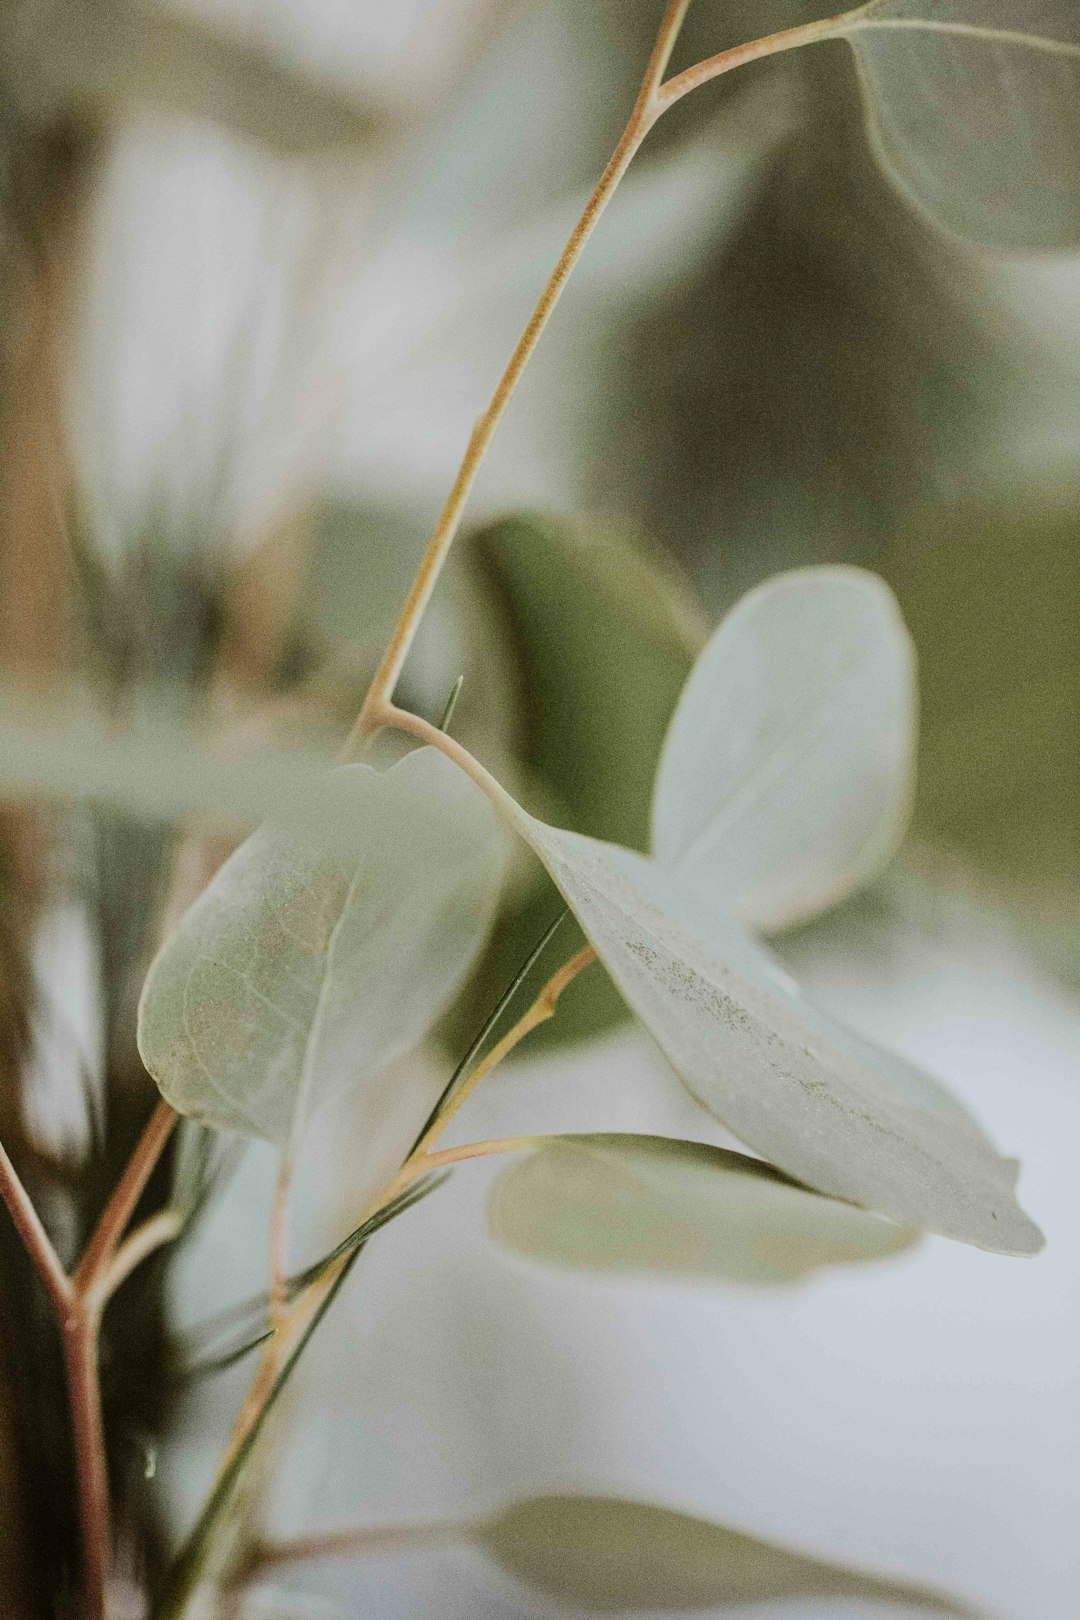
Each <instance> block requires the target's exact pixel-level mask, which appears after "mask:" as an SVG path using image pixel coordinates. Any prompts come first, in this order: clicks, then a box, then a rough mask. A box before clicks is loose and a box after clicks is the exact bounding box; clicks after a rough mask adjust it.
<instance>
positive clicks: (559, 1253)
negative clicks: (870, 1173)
mask: <svg viewBox="0 0 1080 1620" xmlns="http://www.w3.org/2000/svg"><path fill="white" fill-rule="evenodd" d="M537 1142H538V1145H537V1150H536V1151H535V1152H533V1153H530V1154H528V1155H527V1156H526V1157H525V1158H523V1159H521V1160H520V1161H519V1162H518V1163H517V1164H514V1165H511V1166H510V1168H509V1169H508V1170H505V1171H504V1172H503V1173H502V1175H501V1176H500V1177H499V1178H498V1180H497V1181H496V1183H495V1185H494V1187H493V1188H492V1193H491V1199H490V1202H489V1206H488V1222H489V1226H490V1230H491V1233H492V1236H493V1237H494V1238H495V1240H496V1242H498V1243H501V1244H502V1245H503V1246H504V1247H505V1248H508V1249H511V1250H513V1251H514V1252H515V1253H517V1254H521V1255H524V1256H526V1257H527V1258H529V1259H533V1260H540V1261H545V1262H548V1263H554V1264H556V1265H564V1266H573V1267H578V1268H584V1269H586V1270H600V1271H609V1272H612V1271H613V1272H630V1273H633V1274H635V1275H638V1276H641V1275H649V1276H654V1277H662V1278H687V1279H697V1280H702V1281H704V1280H710V1279H712V1280H725V1281H730V1282H739V1283H755V1284H778V1283H792V1282H796V1281H798V1280H799V1279H800V1278H802V1277H805V1276H806V1275H807V1274H808V1273H809V1272H811V1271H813V1270H815V1269H816V1268H817V1267H819V1266H825V1265H835V1264H838V1263H842V1262H847V1261H861V1260H871V1259H876V1258H877V1257H879V1256H881V1255H888V1254H896V1253H898V1252H900V1251H901V1250H903V1249H907V1248H910V1246H911V1245H912V1243H914V1242H915V1240H916V1238H917V1235H918V1234H917V1233H915V1232H913V1231H910V1230H908V1229H906V1228H904V1227H901V1226H895V1225H893V1223H892V1222H891V1221H883V1220H881V1219H880V1217H878V1216H877V1215H871V1214H868V1213H867V1212H866V1211H865V1210H862V1209H856V1208H855V1207H854V1205H852V1204H843V1203H839V1202H837V1201H836V1200H835V1199H832V1198H823V1197H821V1195H820V1194H818V1193H815V1192H810V1191H808V1190H807V1189H806V1188H805V1187H801V1186H799V1184H798V1182H795V1181H791V1180H789V1179H788V1177H787V1176H783V1175H781V1174H780V1173H779V1171H777V1170H774V1169H773V1168H772V1167H771V1166H769V1165H766V1164H762V1163H761V1161H760V1160H757V1159H750V1158H747V1157H746V1155H745V1154H742V1153H729V1152H727V1151H726V1150H725V1149H723V1148H715V1147H709V1146H707V1145H705V1144H703V1143H700V1142H680V1141H674V1140H672V1139H670V1138H667V1137H662V1136H591V1135H583V1136H555V1137H547V1138H544V1137H541V1138H538V1139H537Z"/></svg>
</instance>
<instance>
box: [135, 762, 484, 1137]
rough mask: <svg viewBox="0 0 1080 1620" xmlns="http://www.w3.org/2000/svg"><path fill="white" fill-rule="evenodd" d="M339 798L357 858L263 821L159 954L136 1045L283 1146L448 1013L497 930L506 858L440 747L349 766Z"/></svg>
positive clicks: (332, 788)
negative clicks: (387, 766) (389, 765)
mask: <svg viewBox="0 0 1080 1620" xmlns="http://www.w3.org/2000/svg"><path fill="white" fill-rule="evenodd" d="M323 791H324V793H325V794H326V797H327V800H328V805H329V806H333V805H335V804H336V805H338V806H340V807H347V808H348V809H349V810H350V812H351V813H352V814H353V815H355V816H356V817H357V818H358V819H357V821H356V823H355V833H356V836H355V842H354V845H353V849H352V855H351V859H350V860H348V861H345V860H344V859H330V858H328V857H326V856H323V855H320V854H319V853H317V852H315V851H313V850H312V849H311V848H310V847H308V846H306V845H304V844H303V843H301V842H297V841H296V840H295V839H291V838H289V837H288V836H287V835H285V834H282V833H280V832H277V831H275V830H274V829H271V828H266V827H264V828H261V829H260V830H259V831H258V832H256V833H254V834H253V835H252V836H251V837H250V838H249V839H248V840H247V841H246V842H245V843H244V844H243V845H241V847H240V848H239V849H238V850H237V851H236V852H235V854H233V855H232V856H231V857H230V859H229V860H228V861H227V862H226V863H225V865H224V866H223V867H222V868H221V869H220V871H219V872H218V874H217V876H216V877H215V878H214V880H213V881H212V882H211V884H210V885H209V887H208V888H207V889H205V890H204V891H203V893H202V894H201V895H200V897H199V899H198V900H197V901H196V902H195V904H194V906H193V907H192V908H191V910H190V911H189V912H188V913H187V915H186V916H185V917H184V919H183V921H182V922H181V923H180V925H179V927H178V928H177V930H176V931H175V933H174V934H173V935H172V936H171V937H170V938H169V939H168V940H167V941H166V943H165V945H164V946H163V947H162V949H161V951H160V952H159V953H158V955H157V957H156V958H155V960H154V962H153V964H152V965H151V968H150V972H149V974H148V975H147V980H146V985H145V987H144V990H143V995H142V1000H141V1002H140V1007H139V1050H140V1052H141V1054H142V1058H143V1061H144V1063H145V1064H146V1067H147V1068H148V1069H149V1071H150V1073H151V1074H152V1075H153V1077H154V1079H155V1080H156V1081H157V1083H158V1085H159V1087H160V1089H161V1091H162V1093H163V1095H164V1096H165V1097H166V1098H167V1099H168V1100H169V1101H170V1102H171V1103H172V1105H173V1106H174V1107H175V1108H176V1109H177V1110H178V1111H179V1112H180V1113H183V1114H189V1115H191V1116H192V1117H194V1118H197V1119H202V1120H205V1121H207V1122H209V1123H211V1124H213V1125H215V1126H217V1127H218V1128H219V1129H225V1130H233V1131H238V1132H240V1133H241V1134H243V1135H249V1136H261V1137H265V1138H266V1139H267V1140H269V1141H271V1142H275V1143H277V1144H278V1145H279V1146H282V1147H285V1146H287V1144H288V1143H289V1141H290V1138H291V1137H292V1135H293V1132H294V1130H296V1129H298V1128H299V1127H300V1126H301V1125H302V1124H303V1122H304V1121H305V1120H306V1119H308V1118H310V1117H311V1115H312V1114H313V1113H314V1112H315V1111H316V1110H317V1109H319V1108H321V1107H323V1106H324V1105H325V1104H327V1103H328V1102H329V1101H331V1100H332V1099H333V1098H334V1096H336V1095H338V1094H339V1093H340V1092H341V1091H343V1090H345V1089H347V1088H348V1087H350V1086H355V1085H358V1084H359V1083H360V1082H361V1081H362V1080H363V1079H364V1078H365V1076H368V1075H371V1074H373V1073H375V1072H377V1071H379V1070H382V1069H384V1068H385V1067H386V1066H387V1064H388V1063H390V1062H391V1061H392V1060H393V1059H394V1058H395V1057H397V1056H399V1055H400V1054H401V1053H402V1052H405V1051H407V1050H408V1049H409V1048H410V1047H411V1046H413V1045H414V1044H415V1043H416V1042H417V1041H418V1040H419V1039H420V1038H421V1037H422V1036H423V1034H424V1033H425V1032H426V1031H427V1030H428V1029H429V1028H430V1026H431V1024H432V1023H433V1022H434V1020H435V1019H436V1018H437V1017H438V1015H439V1014H440V1013H441V1012H442V1010H443V1008H444V1007H445V1006H446V1003H447V1002H448V1001H449V1000H450V998H451V996H452V995H453V993H454V991H455V990H456V989H457V988H458V986H459V985H460V984H461V982H462V980H463V978H464V977H465V975H466V974H467V972H468V970H469V968H470V966H471V965H472V962H473V960H474V958H475V956H476V953H477V951H478V950H479V949H480V947H481V945H482V944H483V941H484V938H485V937H486V934H487V930H488V926H489V924H490V920H491V916H492V912H493V909H494V905H495V901H496V899H497V896H498V891H499V886H500V883H501V880H502V875H503V870H504V866H505V847H504V840H503V839H502V837H501V836H500V833H499V829H498V826H497V824H496V821H495V818H494V815H493V813H492V811H491V810H490V808H489V806H488V805H487V803H486V802H485V800H484V798H483V795H482V794H481V793H480V792H479V790H478V789H477V788H476V787H474V786H473V784H472V783H471V782H470V781H469V780H468V778H467V777H465V776H464V775H463V774H462V773H461V772H460V771H458V770H456V769H455V767H454V766H453V765H451V764H450V763H449V762H448V761H447V760H445V759H444V758H443V757H442V756H441V755H439V754H437V753H435V752H434V751H432V750H430V749H420V750H418V751H416V752H415V753H412V754H409V755H408V756H407V757H406V758H405V759H404V760H402V761H401V762H400V763H399V764H398V765H396V766H394V767H393V769H391V770H389V771H387V772H385V773H380V772H377V771H374V770H372V769H370V768H369V767H368V766H364V765H352V766H344V767H342V768H341V769H340V770H338V771H336V772H334V774H333V775H332V776H331V777H329V778H327V779H326V781H325V783H324V789H323Z"/></svg>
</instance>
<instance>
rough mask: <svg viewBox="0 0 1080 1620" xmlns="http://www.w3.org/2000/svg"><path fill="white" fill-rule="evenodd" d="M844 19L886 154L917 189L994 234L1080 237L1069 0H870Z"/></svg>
mask: <svg viewBox="0 0 1080 1620" xmlns="http://www.w3.org/2000/svg"><path fill="white" fill-rule="evenodd" d="M845 32H846V35H847V38H848V40H849V41H850V43H851V45H852V47H853V48H854V51H855V54H856V58H857V60H858V63H859V67H860V71H861V77H862V81H863V88H864V91H865V95H866V102H867V112H868V119H869V123H870V129H871V133H872V136H873V138H874V140H875V143H876V145H877V148H878V151H879V153H880V155H881V158H882V161H883V163H884V165H885V167H886V169H887V170H888V171H889V173H890V174H891V175H892V177H893V178H894V180H896V182H897V183H898V185H899V186H900V187H901V189H902V190H904V191H905V192H907V194H908V196H909V197H911V198H912V200H913V201H914V202H916V203H917V204H918V205H919V206H920V207H921V208H924V209H925V210H926V211H927V212H928V213H930V214H931V215H932V216H933V217H934V218H935V219H936V220H937V221H938V222H939V223H940V224H942V225H944V226H945V227H946V228H947V229H948V230H950V231H953V232H955V233H957V234H958V235H960V236H964V237H969V238H971V239H973V240H974V241H976V242H980V243H984V244H986V245H987V246H991V247H998V248H1012V249H1016V248H1020V249H1023V248H1055V247H1067V246H1074V245H1076V244H1077V243H1078V242H1080V10H1078V9H1077V7H1076V5H1075V4H1073V0H1027V3H1025V4H1024V5H1018V4H1017V3H1016V0H872V3H871V4H870V5H867V6H863V7H861V8H860V9H859V10H858V11H856V12H854V13H853V14H852V17H851V21H850V22H849V24H848V25H847V27H846V29H845Z"/></svg>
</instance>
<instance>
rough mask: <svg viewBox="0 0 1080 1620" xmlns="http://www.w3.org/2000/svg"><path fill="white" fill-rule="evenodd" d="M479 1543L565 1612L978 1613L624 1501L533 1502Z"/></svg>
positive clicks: (483, 1530)
mask: <svg viewBox="0 0 1080 1620" xmlns="http://www.w3.org/2000/svg"><path fill="white" fill-rule="evenodd" d="M472 1539H473V1540H474V1541H475V1542H476V1543H477V1545H479V1546H480V1547H481V1548H482V1549H483V1551H484V1552H486V1553H487V1554H488V1556H489V1557H491V1558H493V1559H494V1560H495V1562H496V1563H497V1564H499V1565H500V1567H501V1568H503V1569H504V1570H506V1571H507V1572H508V1573H509V1574H511V1575H513V1576H514V1577H515V1578H516V1579H517V1580H519V1581H522V1582H523V1583H524V1584H525V1585H527V1586H531V1587H533V1588H534V1589H535V1590H536V1591H539V1592H543V1593H544V1594H545V1595H546V1596H547V1597H550V1598H554V1599H555V1600H556V1601H557V1602H559V1603H566V1604H573V1605H575V1606H581V1607H583V1608H587V1609H593V1610H600V1611H603V1612H607V1613H622V1612H631V1613H635V1614H662V1613H665V1612H668V1611H670V1610H673V1609H676V1610H677V1609H682V1610H687V1609H690V1610H696V1609H721V1608H727V1607H732V1608H734V1607H736V1606H742V1605H746V1604H751V1603H769V1602H773V1603H776V1602H780V1601H782V1600H784V1599H785V1598H820V1597H836V1598H851V1599H860V1598H861V1599H862V1600H863V1601H864V1602H866V1601H870V1602H874V1601H876V1602H886V1603H898V1604H904V1605H906V1606H907V1607H908V1608H909V1609H911V1608H915V1609H921V1610H926V1611H927V1612H930V1613H937V1614H954V1615H955V1614H965V1613H969V1612H970V1611H969V1610H968V1609H967V1608H966V1607H965V1606H963V1605H961V1604H958V1603H957V1602H955V1600H953V1599H951V1598H949V1597H946V1596H944V1595H943V1594H941V1593H938V1592H933V1591H930V1590H929V1589H927V1588H926V1587H922V1586H916V1585H908V1584H906V1583H905V1582H903V1581H891V1580H887V1579H883V1578H882V1577H880V1576H877V1575H868V1574H861V1573H859V1572H858V1571H856V1570H849V1569H842V1568H840V1567H838V1566H836V1565H834V1564H829V1563H825V1562H824V1561H822V1560H821V1559H817V1558H810V1557H807V1556H806V1555H805V1554H803V1553H799V1552H794V1551H791V1550H789V1549H788V1548H786V1547H780V1546H777V1545H776V1544H775V1543H774V1542H770V1541H762V1540H759V1539H758V1537H756V1536H748V1535H743V1534H742V1533H741V1532H740V1531H738V1530H729V1529H727V1528H726V1527H725V1526H724V1525H720V1524H714V1523H711V1522H710V1521H709V1520H707V1519H699V1518H695V1517H693V1516H692V1515H690V1514H689V1513H678V1512H676V1511H674V1510H673V1509H672V1508H666V1507H657V1506H655V1505H653V1504H652V1503H648V1502H633V1501H625V1500H622V1499H620V1498H617V1497H608V1496H577V1495H569V1494H567V1495H551V1496H536V1497H532V1498H531V1499H529V1500H527V1501H523V1502H517V1503H514V1504H513V1505H512V1506H511V1507H508V1508H505V1509H504V1510H503V1511H502V1512H501V1513H497V1514H494V1515H493V1516H492V1517H491V1518H490V1519H488V1520H487V1521H486V1523H483V1524H480V1525H477V1526H476V1527H475V1529H474V1530H473V1534H472Z"/></svg>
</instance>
